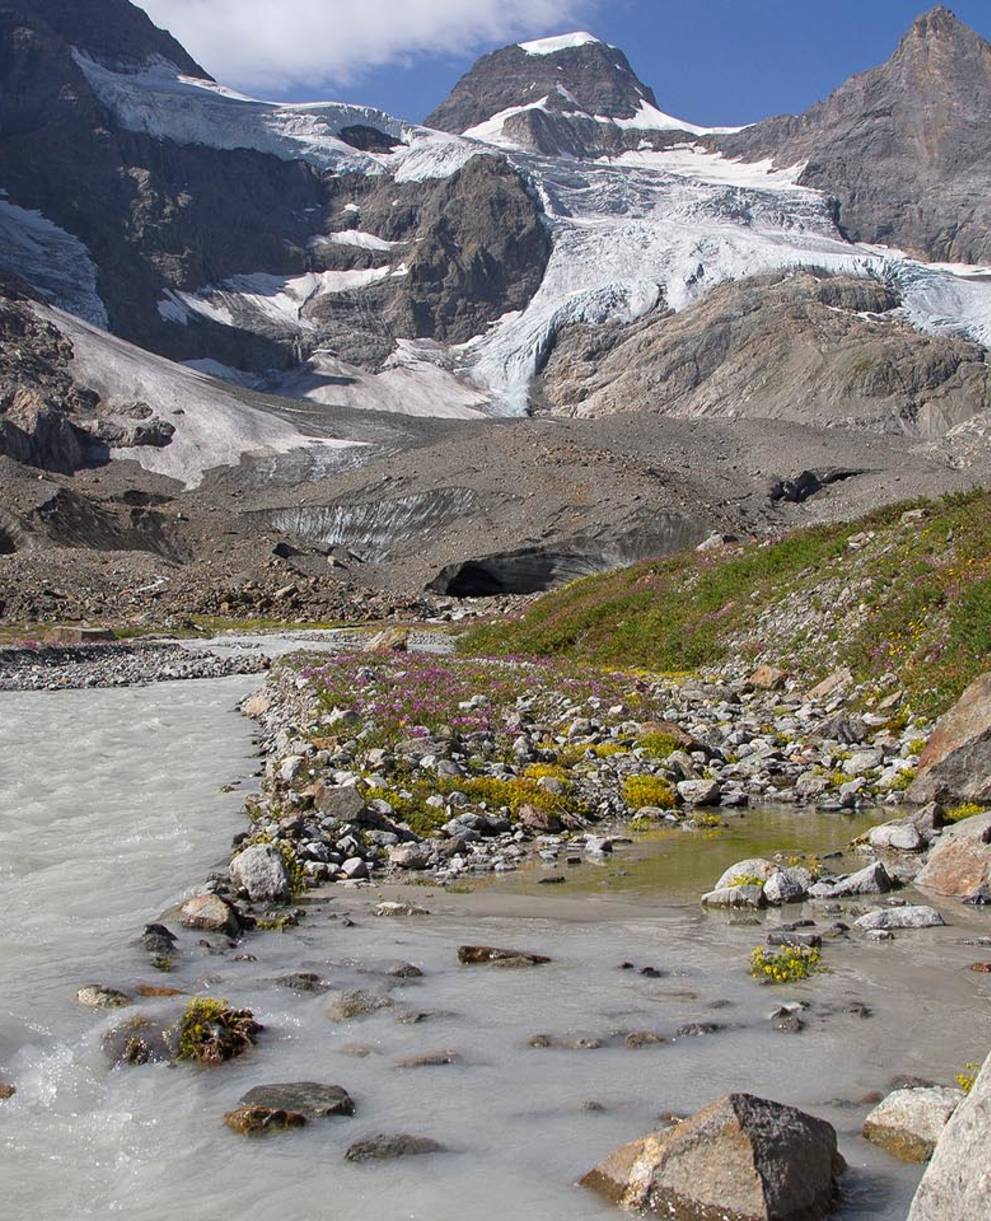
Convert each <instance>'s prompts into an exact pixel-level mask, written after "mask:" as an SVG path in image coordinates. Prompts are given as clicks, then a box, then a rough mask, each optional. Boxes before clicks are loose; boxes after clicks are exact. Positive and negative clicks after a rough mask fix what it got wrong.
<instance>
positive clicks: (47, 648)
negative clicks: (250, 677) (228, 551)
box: [0, 641, 269, 691]
mask: <svg viewBox="0 0 991 1221" xmlns="http://www.w3.org/2000/svg"><path fill="white" fill-rule="evenodd" d="M268 664H269V662H268V659H267V658H266V657H263V656H261V655H260V654H258V653H246V654H243V655H240V656H235V657H218V656H216V655H215V654H213V653H207V652H200V651H197V652H192V651H191V650H189V649H184V648H183V647H182V646H181V645H178V644H170V643H160V642H154V641H139V642H131V643H127V642H123V641H121V642H113V643H106V644H102V643H97V644H81V645H76V646H72V645H46V644H32V645H26V646H24V647H21V648H8V649H0V691H59V690H66V689H69V688H72V687H132V686H139V685H144V684H146V683H160V682H169V681H171V680H175V679H184V678H226V677H227V676H228V675H230V674H255V673H259V672H261V671H263V670H265V669H267V667H268Z"/></svg>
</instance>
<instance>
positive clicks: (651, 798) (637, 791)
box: [621, 776, 678, 810]
mask: <svg viewBox="0 0 991 1221" xmlns="http://www.w3.org/2000/svg"><path fill="white" fill-rule="evenodd" d="M621 792H622V796H623V800H624V801H625V802H626V804H627V805H628V806H630V807H631V808H632V809H634V810H642V809H643V808H644V806H656V807H657V808H658V809H661V810H670V809H672V808H673V807H674V806H675V805H676V804H677V801H678V798H677V795H676V793H675V791H674V789H673V788H672V787H671V785H670V784H668V782H667V781H666V780H663V779H662V778H661V777H660V776H627V778H626V779H625V780H624V781H623V787H622V790H621Z"/></svg>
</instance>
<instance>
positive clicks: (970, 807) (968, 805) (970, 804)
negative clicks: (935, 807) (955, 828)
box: [943, 801, 987, 822]
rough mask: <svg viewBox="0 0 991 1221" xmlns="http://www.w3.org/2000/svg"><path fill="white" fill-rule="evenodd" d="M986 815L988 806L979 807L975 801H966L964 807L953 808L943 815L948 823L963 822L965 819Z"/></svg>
mask: <svg viewBox="0 0 991 1221" xmlns="http://www.w3.org/2000/svg"><path fill="white" fill-rule="evenodd" d="M986 813H987V807H986V806H979V805H978V804H977V803H976V802H974V801H966V802H964V804H963V805H959V806H951V808H950V809H949V810H947V811H946V813H945V814H944V815H943V818H944V819H945V820H946V821H947V822H963V821H964V820H965V819H968V818H974V817H975V816H976V815H978V814H986Z"/></svg>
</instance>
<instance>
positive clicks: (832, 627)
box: [462, 491, 991, 713]
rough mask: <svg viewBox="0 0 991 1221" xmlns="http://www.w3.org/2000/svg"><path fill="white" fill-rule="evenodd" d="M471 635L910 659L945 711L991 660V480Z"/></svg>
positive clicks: (919, 692) (716, 654)
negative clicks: (986, 487)
mask: <svg viewBox="0 0 991 1221" xmlns="http://www.w3.org/2000/svg"><path fill="white" fill-rule="evenodd" d="M462 648H463V649H464V650H466V651H468V652H472V653H487V654H495V655H502V654H515V653H529V654H541V655H566V656H574V657H580V658H584V659H587V660H588V661H589V662H590V663H593V664H600V665H607V666H621V667H631V668H639V669H649V670H654V671H660V672H672V671H686V670H695V669H698V668H699V667H704V666H711V665H719V664H729V665H731V666H733V667H734V668H739V669H741V670H743V669H748V668H750V667H752V666H753V665H755V664H757V663H758V662H761V661H769V662H773V663H775V664H780V665H784V666H786V667H788V668H790V669H792V670H794V671H796V672H799V673H801V674H803V675H806V676H807V677H809V678H810V679H811V678H815V677H821V676H823V675H824V674H826V673H828V672H829V671H830V670H832V669H833V668H834V667H835V666H836V665H838V664H844V665H848V666H849V667H850V668H851V669H852V670H853V672H854V675H855V676H856V678H857V679H858V680H860V681H866V682H871V681H875V680H884V681H886V682H887V683H890V682H891V679H890V678H886V675H888V674H889V673H894V674H895V675H896V676H897V678H898V682H899V684H900V686H901V687H902V689H903V690H904V691H905V692H906V694H907V696H908V697H909V702H910V704H911V706H912V708H913V709H914V710H915V711H917V712H922V713H933V712H938V711H940V710H942V709H943V708H944V707H946V706H947V705H948V704H949V703H950V702H952V700H953V699H955V698H956V696H957V695H958V694H959V693H960V691H962V690H963V688H964V686H966V684H967V683H968V682H969V681H970V680H971V679H972V678H973V677H974V676H975V675H977V674H978V673H980V672H981V671H982V670H984V669H987V668H989V667H991V493H988V492H985V491H976V492H971V493H968V494H966V495H963V496H954V497H949V498H946V499H944V500H941V501H936V502H925V501H916V502H913V503H911V504H902V505H897V506H893V507H891V508H888V509H885V510H882V511H880V512H878V513H875V514H872V515H871V516H869V517H866V518H861V519H860V520H858V521H856V522H853V523H847V524H842V525H834V526H823V527H817V528H814V529H809V530H802V531H798V532H796V533H794V534H792V535H789V536H788V537H786V538H783V539H781V540H779V541H777V542H773V543H765V544H753V545H749V546H746V547H742V546H741V547H732V548H722V549H720V550H718V551H717V552H715V553H708V554H706V553H699V552H696V551H686V552H681V553H679V554H677V555H674V556H670V557H666V558H664V559H660V560H655V561H648V562H646V563H642V564H637V565H635V566H634V567H632V568H625V569H621V570H620V571H617V572H611V573H605V574H602V575H598V576H592V577H586V578H584V579H582V580H580V581H575V582H573V583H572V584H571V585H568V586H566V587H565V588H563V589H560V590H557V591H555V592H553V593H551V594H548V595H546V596H545V597H544V598H542V599H540V601H538V602H537V603H535V604H534V605H533V606H532V607H530V608H529V609H528V610H527V612H526V613H525V614H524V615H523V616H522V617H521V618H519V619H517V620H513V621H508V622H500V623H496V624H488V625H483V626H481V627H479V628H476V629H475V630H474V631H472V632H470V633H469V634H468V635H467V637H466V638H465V639H464V641H463V643H462Z"/></svg>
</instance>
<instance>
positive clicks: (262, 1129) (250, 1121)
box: [224, 1106, 306, 1136]
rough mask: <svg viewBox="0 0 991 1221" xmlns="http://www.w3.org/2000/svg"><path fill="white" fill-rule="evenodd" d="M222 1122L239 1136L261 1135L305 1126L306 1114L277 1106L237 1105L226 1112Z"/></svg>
mask: <svg viewBox="0 0 991 1221" xmlns="http://www.w3.org/2000/svg"><path fill="white" fill-rule="evenodd" d="M224 1123H225V1124H226V1125H227V1126H228V1128H231V1129H232V1130H233V1131H235V1132H237V1133H238V1135H239V1136H262V1135H264V1134H265V1133H268V1132H285V1131H286V1130H287V1129H289V1128H302V1127H305V1126H306V1116H305V1115H301V1114H300V1113H299V1112H298V1111H285V1110H282V1109H281V1108H279V1107H275V1108H273V1107H263V1106H239V1107H237V1108H236V1109H235V1110H233V1111H228V1112H227V1114H226V1115H225V1116H224Z"/></svg>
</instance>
